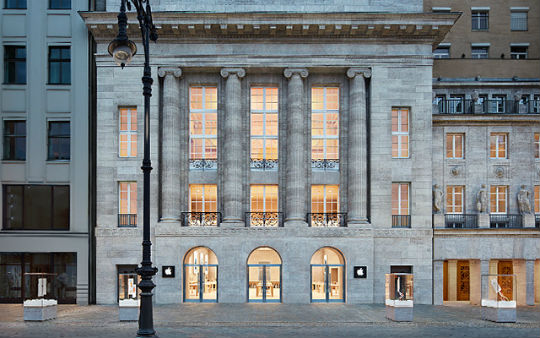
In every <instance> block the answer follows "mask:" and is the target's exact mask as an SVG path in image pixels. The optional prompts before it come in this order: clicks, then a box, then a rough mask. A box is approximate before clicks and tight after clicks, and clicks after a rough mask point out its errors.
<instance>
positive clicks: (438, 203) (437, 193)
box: [433, 184, 443, 214]
mask: <svg viewBox="0 0 540 338" xmlns="http://www.w3.org/2000/svg"><path fill="white" fill-rule="evenodd" d="M442 200H443V192H442V189H441V187H440V186H439V185H438V184H435V185H434V186H433V212H434V213H436V214H439V213H441V212H442Z"/></svg>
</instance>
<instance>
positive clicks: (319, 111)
mask: <svg viewBox="0 0 540 338" xmlns="http://www.w3.org/2000/svg"><path fill="white" fill-rule="evenodd" d="M317 89H322V90H323V96H322V99H323V102H322V103H323V108H322V109H314V101H313V99H314V90H317ZM328 89H336V90H337V109H331V108H328V95H327V92H328ZM340 109H341V88H340V87H339V86H313V87H311V160H312V161H324V160H331V161H339V153H340V148H341V145H340V142H339V141H340V130H339V129H340V119H341V116H340ZM314 114H322V117H323V119H322V125H323V131H322V135H314V133H313V130H314V128H313V116H314ZM330 114H336V115H337V121H336V122H337V134H336V135H331V134H328V130H327V124H328V115H330ZM315 141H323V145H322V149H323V154H322V158H315V157H314V153H313V149H314V147H313V143H314V142H315ZM328 141H336V142H337V150H336V156H337V157H336V158H330V157H329V156H328V147H329V146H328Z"/></svg>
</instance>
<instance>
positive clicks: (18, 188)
mask: <svg viewBox="0 0 540 338" xmlns="http://www.w3.org/2000/svg"><path fill="white" fill-rule="evenodd" d="M3 197H4V199H3V200H4V208H3V209H4V222H3V223H4V224H3V228H4V230H69V207H70V205H69V186H65V185H4V196H3Z"/></svg>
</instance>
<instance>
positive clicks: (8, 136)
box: [3, 121, 26, 161]
mask: <svg viewBox="0 0 540 338" xmlns="http://www.w3.org/2000/svg"><path fill="white" fill-rule="evenodd" d="M3 158H4V160H15V161H24V160H26V121H4V157H3Z"/></svg>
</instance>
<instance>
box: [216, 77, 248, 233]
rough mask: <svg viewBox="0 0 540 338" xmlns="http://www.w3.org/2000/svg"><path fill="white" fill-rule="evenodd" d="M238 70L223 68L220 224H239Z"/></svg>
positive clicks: (239, 141)
mask: <svg viewBox="0 0 540 338" xmlns="http://www.w3.org/2000/svg"><path fill="white" fill-rule="evenodd" d="M245 75H246V72H245V70H244V69H242V68H223V69H222V70H221V76H223V77H224V78H225V79H226V81H225V119H224V121H225V123H224V129H223V134H224V142H223V152H222V154H224V156H223V173H224V179H223V202H224V203H223V205H224V210H223V223H229V224H231V223H233V224H240V223H243V218H242V196H243V189H242V137H243V135H242V104H241V102H242V87H241V83H240V79H241V78H243V77H244V76H245Z"/></svg>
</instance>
